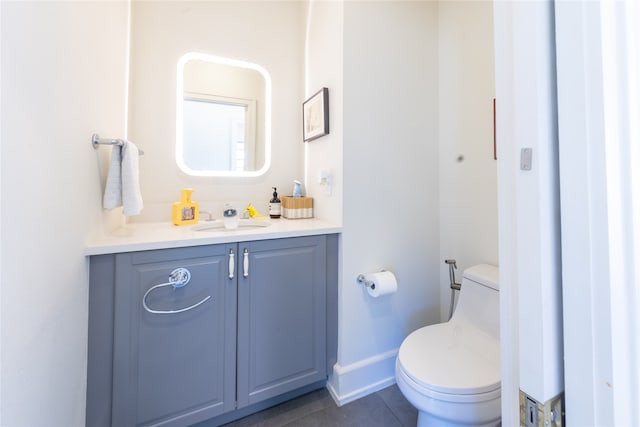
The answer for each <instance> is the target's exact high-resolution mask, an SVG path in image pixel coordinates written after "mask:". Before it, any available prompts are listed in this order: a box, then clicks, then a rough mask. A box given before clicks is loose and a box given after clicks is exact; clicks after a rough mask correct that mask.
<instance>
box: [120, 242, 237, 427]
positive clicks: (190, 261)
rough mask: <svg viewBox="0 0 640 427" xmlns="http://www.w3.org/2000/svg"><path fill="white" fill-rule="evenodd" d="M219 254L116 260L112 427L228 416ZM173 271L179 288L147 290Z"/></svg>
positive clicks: (229, 300) (227, 312)
mask: <svg viewBox="0 0 640 427" xmlns="http://www.w3.org/2000/svg"><path fill="white" fill-rule="evenodd" d="M227 253H228V248H227V245H215V246H206V247H200V248H197V249H196V248H185V249H169V250H161V251H145V252H132V253H127V254H118V255H117V256H116V280H115V318H114V365H113V411H112V413H113V418H112V425H114V426H138V425H159V424H162V423H168V425H176V426H177V425H182V426H186V425H190V424H193V423H194V422H198V421H202V420H205V419H208V418H212V417H214V416H217V415H220V414H222V413H224V412H226V411H230V410H233V409H234V406H235V367H236V365H235V362H236V358H235V340H236V337H235V331H236V310H235V307H236V295H237V294H236V286H235V283H232V282H230V281H229V279H228V275H227V268H228V267H227V266H228V263H227V256H228V255H227ZM177 268H185V269H187V271H188V272H189V273H190V275H191V277H190V280H189V282H188V283H187V284H186V285H184V286H183V287H177V288H174V286H172V285H169V286H160V287H158V288H155V289H151V288H152V287H154V286H156V285H162V284H165V283H168V282H169V276H170V274H171V272H172V271H174V270H175V269H177ZM147 291H149V292H148V294H147ZM145 294H146V295H145ZM208 297H209V298H208ZM143 298H144V300H145V305H143V303H142V302H143ZM205 299H206V301H204V302H203V303H202V304H199V305H197V306H195V305H196V304H198V303H199V302H200V301H203V300H205ZM194 306H195V307H194ZM190 307H193V308H190ZM181 310H184V311H181Z"/></svg>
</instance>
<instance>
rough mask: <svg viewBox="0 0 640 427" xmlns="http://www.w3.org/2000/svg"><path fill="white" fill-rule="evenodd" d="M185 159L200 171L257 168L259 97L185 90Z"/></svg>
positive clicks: (185, 162) (183, 142) (194, 168)
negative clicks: (245, 97) (237, 96)
mask: <svg viewBox="0 0 640 427" xmlns="http://www.w3.org/2000/svg"><path fill="white" fill-rule="evenodd" d="M182 108H183V110H182V111H183V141H182V144H183V160H184V164H185V165H186V166H187V167H189V168H190V169H193V170H196V171H206V170H212V169H213V170H216V171H224V172H227V171H235V172H243V171H253V170H256V167H255V156H254V153H255V121H256V117H255V109H256V100H255V99H231V98H224V97H220V96H212V95H207V94H199V93H188V92H185V94H184V101H183V107H182Z"/></svg>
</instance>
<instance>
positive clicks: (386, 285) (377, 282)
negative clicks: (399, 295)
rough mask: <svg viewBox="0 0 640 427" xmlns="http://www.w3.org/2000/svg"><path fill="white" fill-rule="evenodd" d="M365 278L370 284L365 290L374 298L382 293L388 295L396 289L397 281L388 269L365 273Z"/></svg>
mask: <svg viewBox="0 0 640 427" xmlns="http://www.w3.org/2000/svg"><path fill="white" fill-rule="evenodd" d="M365 280H366V281H367V283H370V284H371V285H370V286H368V287H367V292H369V295H371V296H372V297H374V298H378V297H379V296H382V295H388V294H392V293H394V292H396V291H397V290H398V282H397V281H396V276H394V275H393V273H392V272H390V271H380V272H378V273H369V274H366V275H365Z"/></svg>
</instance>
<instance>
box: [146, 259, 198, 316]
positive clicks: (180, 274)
mask: <svg viewBox="0 0 640 427" xmlns="http://www.w3.org/2000/svg"><path fill="white" fill-rule="evenodd" d="M189 280H191V272H190V271H189V270H187V269H186V268H182V267H180V268H176V269H175V270H173V271H172V272H171V274H170V275H169V281H168V282H167V283H160V284H159V285H154V286H152V287H150V288H149V289H148V290H147V292H145V293H144V296H143V297H142V306H143V307H144V309H145V310H147V311H148V312H149V313H152V314H176V313H184V312H185V311H189V310H193V309H194V308H196V307H198V306H199V305H201V304H204V303H205V302H207V301H208V300H209V299H211V295H208V296H206V297H205V298H204V299H203V300H202V301H200V302H197V303H195V304H193V305H190V306H189V307H185V308H180V309H178V310H154V309H151V308H149V306H148V305H147V296H148V295H149V294H150V293H151V292H152V291H154V290H155V289H158V288H162V287H165V286H173V288H174V289H178V288H182V287H184V286H186V285H187V283H189Z"/></svg>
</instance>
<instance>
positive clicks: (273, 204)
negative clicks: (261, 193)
mask: <svg viewBox="0 0 640 427" xmlns="http://www.w3.org/2000/svg"><path fill="white" fill-rule="evenodd" d="M271 188H273V197H272V198H271V200H269V216H270V217H271V218H280V213H281V211H282V209H281V205H280V199H279V198H278V191H277V190H276V187H271Z"/></svg>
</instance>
